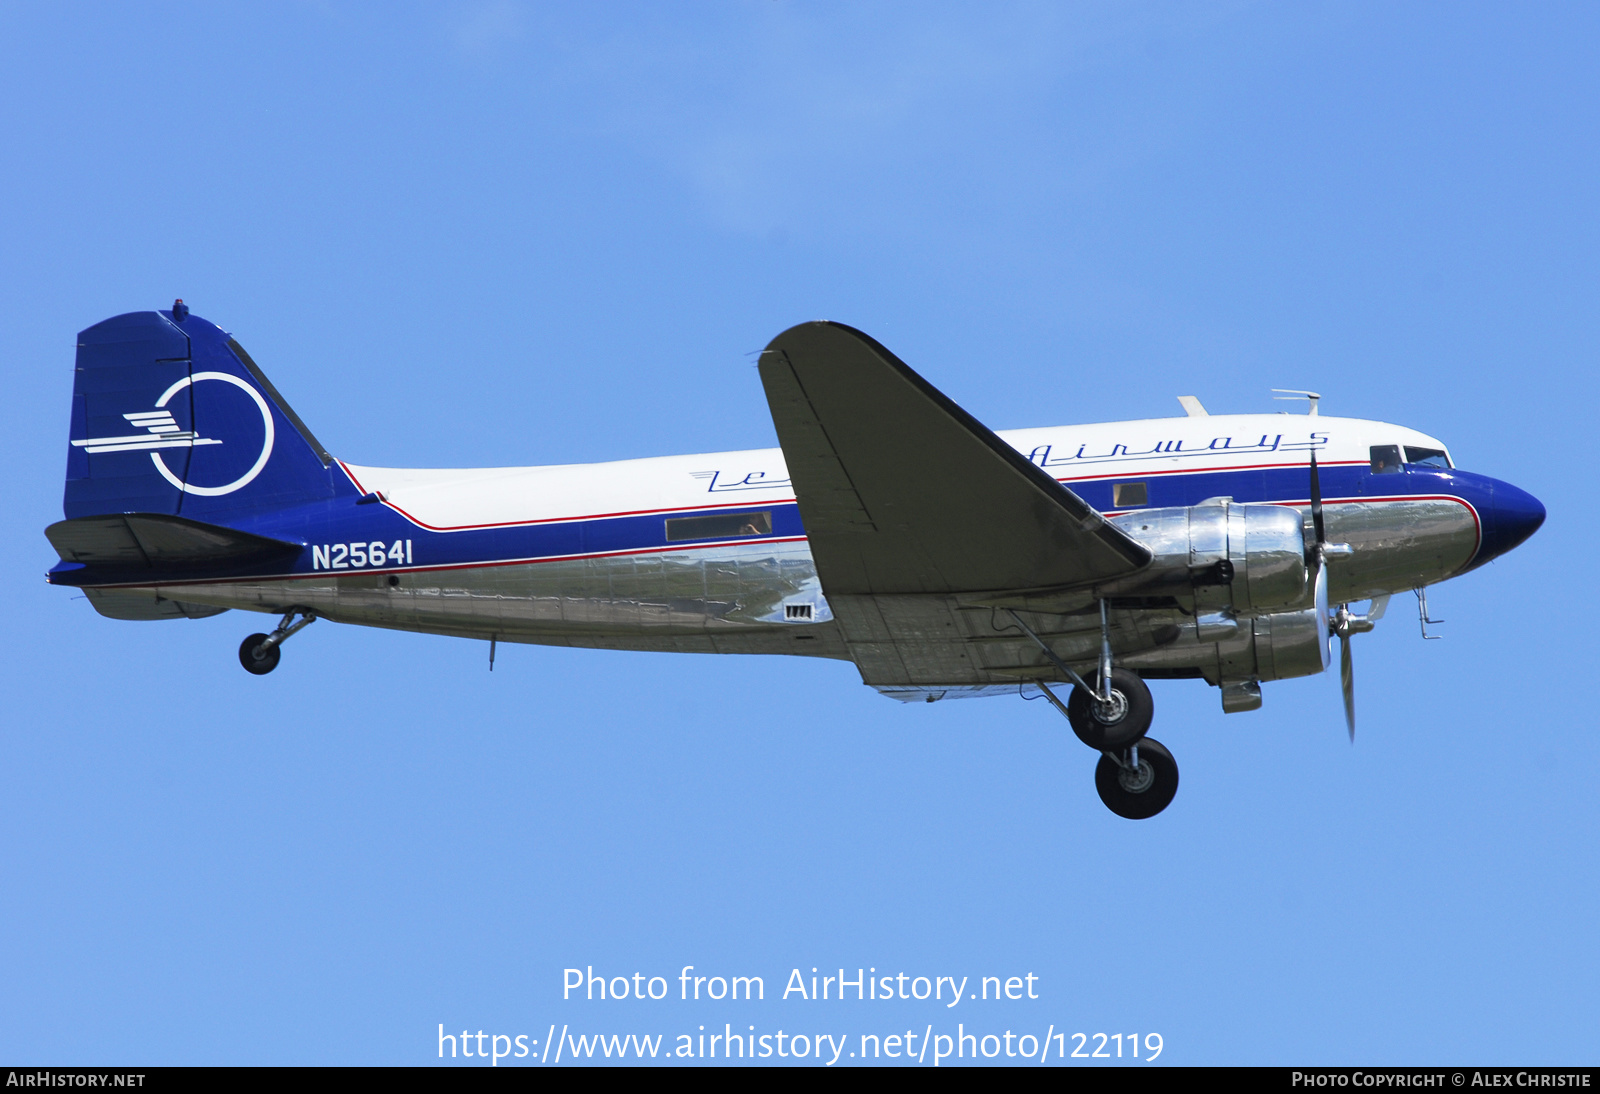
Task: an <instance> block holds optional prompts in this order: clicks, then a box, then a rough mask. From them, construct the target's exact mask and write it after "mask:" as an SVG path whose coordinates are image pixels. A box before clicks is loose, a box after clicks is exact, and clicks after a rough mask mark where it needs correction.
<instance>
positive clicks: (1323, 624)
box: [1313, 551, 1333, 672]
mask: <svg viewBox="0 0 1600 1094" xmlns="http://www.w3.org/2000/svg"><path fill="white" fill-rule="evenodd" d="M1316 562H1317V576H1316V578H1315V584H1314V586H1313V587H1314V589H1315V590H1316V593H1315V600H1314V603H1315V604H1316V608H1317V633H1318V634H1319V635H1321V636H1322V671H1324V672H1326V671H1328V663H1329V660H1330V659H1331V657H1332V651H1331V650H1329V649H1328V644H1329V642H1330V641H1331V640H1332V638H1333V632H1332V631H1331V630H1330V629H1329V626H1328V567H1327V565H1326V564H1324V563H1323V561H1322V552H1320V551H1319V552H1317V559H1316Z"/></svg>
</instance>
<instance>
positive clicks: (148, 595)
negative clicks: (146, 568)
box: [83, 589, 228, 621]
mask: <svg viewBox="0 0 1600 1094" xmlns="http://www.w3.org/2000/svg"><path fill="white" fill-rule="evenodd" d="M83 591H84V592H85V593H86V594H87V595H88V597H89V603H90V604H92V605H94V610H95V611H97V612H99V613H100V614H101V615H103V616H105V617H106V618H107V619H131V620H138V621H149V620H152V619H204V618H205V617H206V616H208V615H221V614H222V613H223V612H225V611H227V610H228V609H227V608H213V607H209V606H207V605H205V604H186V603H184V602H183V601H181V600H171V599H169V598H167V597H164V596H162V595H161V594H160V593H158V592H155V591H154V590H151V589H126V590H125V589H85V590H83Z"/></svg>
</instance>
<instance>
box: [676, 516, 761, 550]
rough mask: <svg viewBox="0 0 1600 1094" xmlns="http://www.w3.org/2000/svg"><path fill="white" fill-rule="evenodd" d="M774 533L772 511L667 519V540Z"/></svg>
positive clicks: (734, 537) (726, 537)
mask: <svg viewBox="0 0 1600 1094" xmlns="http://www.w3.org/2000/svg"><path fill="white" fill-rule="evenodd" d="M771 534H772V513H771V511H770V510H769V511H767V512H762V513H712V514H710V515H709V516H704V517H673V518H671V519H670V520H668V521H667V542H668V543H672V542H674V541H676V540H680V539H737V538H738V537H740V536H766V535H771Z"/></svg>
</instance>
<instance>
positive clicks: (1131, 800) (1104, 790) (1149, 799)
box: [1094, 737, 1178, 820]
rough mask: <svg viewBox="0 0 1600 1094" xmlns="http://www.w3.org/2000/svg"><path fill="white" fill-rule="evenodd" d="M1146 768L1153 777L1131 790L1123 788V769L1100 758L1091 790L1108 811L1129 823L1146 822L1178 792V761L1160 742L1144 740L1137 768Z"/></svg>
mask: <svg viewBox="0 0 1600 1094" xmlns="http://www.w3.org/2000/svg"><path fill="white" fill-rule="evenodd" d="M1124 759H1126V754H1124ZM1146 765H1148V766H1149V768H1150V772H1151V775H1152V776H1153V777H1152V779H1151V781H1150V784H1149V785H1148V786H1147V787H1146V788H1145V789H1143V790H1139V791H1133V790H1129V789H1128V787H1127V786H1126V785H1125V782H1126V780H1125V779H1124V778H1123V777H1122V776H1123V775H1124V769H1123V767H1122V766H1121V765H1119V764H1116V763H1113V762H1112V760H1111V758H1110V757H1108V756H1101V757H1100V763H1099V765H1098V766H1096V767H1095V769H1094V788H1095V789H1096V790H1098V791H1099V792H1100V800H1101V801H1103V802H1105V803H1106V808H1107V809H1109V810H1111V811H1112V812H1113V813H1115V814H1116V815H1117V816H1119V817H1126V818H1127V819H1128V820H1146V819H1147V818H1150V817H1153V816H1155V815H1156V814H1157V813H1159V812H1161V811H1162V810H1163V809H1165V808H1166V807H1167V806H1169V805H1171V804H1172V798H1173V795H1175V794H1177V792H1178V762H1177V761H1176V760H1174V759H1173V758H1172V753H1170V752H1168V751H1167V749H1166V746H1165V745H1163V744H1162V743H1161V742H1160V741H1157V740H1153V739H1152V738H1150V737H1146V738H1145V739H1144V740H1142V741H1140V742H1139V767H1140V768H1141V769H1143V768H1144V767H1145V766H1146Z"/></svg>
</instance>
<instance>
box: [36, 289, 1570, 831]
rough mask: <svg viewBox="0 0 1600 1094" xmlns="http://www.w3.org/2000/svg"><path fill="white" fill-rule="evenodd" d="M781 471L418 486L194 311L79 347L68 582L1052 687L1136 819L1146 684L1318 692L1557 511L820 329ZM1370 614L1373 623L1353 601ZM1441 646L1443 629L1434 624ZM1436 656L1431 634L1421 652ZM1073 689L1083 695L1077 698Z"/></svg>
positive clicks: (672, 464)
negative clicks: (903, 354)
mask: <svg viewBox="0 0 1600 1094" xmlns="http://www.w3.org/2000/svg"><path fill="white" fill-rule="evenodd" d="M760 373H761V381H762V383H763V384H764V385H765V387H766V395H767V403H768V406H769V407H770V408H771V411H772V420H773V424H774V425H775V426H776V427H777V432H778V440H779V442H780V443H781V444H782V446H783V447H782V449H781V450H780V449H766V450H760V451H751V452H718V453H713V454H709V455H700V456H666V457H661V458H658V459H642V460H623V461H619V462H616V463H600V464H581V465H573V466H563V467H505V468H491V469H483V470H403V469H397V468H388V467H362V466H358V465H356V464H350V463H345V462H344V461H342V460H337V459H335V458H334V457H333V456H331V455H330V454H329V453H328V452H327V450H326V449H324V448H323V447H322V445H321V444H319V443H318V442H317V440H316V438H315V437H314V436H312V434H311V432H310V430H308V429H307V428H306V426H305V424H304V423H303V422H301V420H300V418H299V417H298V416H297V415H296V414H295V412H294V411H293V410H291V409H289V404H288V403H286V402H285V401H284V400H283V398H282V396H280V395H279V394H278V392H277V391H276V389H274V388H273V386H272V384H271V383H269V382H268V381H267V378H266V377H265V376H264V375H262V372H261V370H260V369H259V368H257V367H256V364H255V362H253V361H252V360H251V359H250V357H249V355H248V354H247V353H245V351H244V349H243V348H242V347H241V346H240V345H239V343H238V342H236V341H234V340H233V339H232V338H231V337H230V336H229V335H228V334H227V333H225V332H224V331H222V330H221V329H220V328H218V327H217V326H215V325H214V324H212V323H209V322H207V321H205V320H203V319H201V318H200V317H199V316H197V315H191V314H190V313H189V310H188V308H186V307H185V306H184V305H183V302H182V301H178V302H177V303H176V304H175V305H174V307H173V309H172V310H171V311H161V312H154V311H147V312H132V313H129V314H127V315H119V316H117V317H115V318H113V319H107V320H106V321H105V322H103V323H99V324H96V325H95V326H92V327H90V328H89V329H88V330H85V331H83V332H82V333H81V334H79V335H78V351H77V376H76V382H75V384H74V388H73V396H72V428H71V443H70V444H69V445H68V449H67V486H66V500H65V510H66V517H67V519H66V520H63V521H61V522H59V523H56V524H52V525H51V526H50V527H49V528H47V529H45V535H46V536H48V537H49V539H50V542H51V544H52V545H53V546H54V547H55V548H56V551H57V552H58V553H59V554H60V556H61V562H60V564H59V565H57V566H56V567H55V568H54V569H52V570H51V571H50V573H49V580H50V581H51V582H52V583H54V584H56V585H67V586H72V587H74V588H78V589H81V590H83V592H84V593H86V594H87V595H88V598H89V601H90V603H91V604H93V605H94V607H95V608H96V609H97V610H98V611H99V612H100V613H101V614H102V615H107V616H110V617H112V618H114V619H172V618H179V617H189V618H198V617H201V616H208V615H215V614H216V613H218V612H222V611H226V610H227V609H229V608H243V609H246V610H249V611H257V612H269V613H271V614H273V615H278V616H281V617H282V621H281V622H280V623H279V624H278V625H277V626H276V627H274V628H273V629H272V630H271V632H270V633H266V634H252V635H250V636H249V637H248V638H246V639H245V640H244V644H243V645H242V646H240V648H239V660H240V661H241V663H242V664H243V665H244V667H245V669H246V670H247V671H249V672H252V673H255V674H258V675H261V674H265V673H269V672H271V671H272V670H273V669H274V668H275V667H276V666H277V664H278V659H279V657H280V655H281V653H282V648H283V643H284V641H285V640H286V639H288V638H289V637H290V636H292V635H294V634H295V633H296V632H298V631H299V630H300V629H301V628H303V627H305V626H306V625H307V624H309V623H311V622H313V621H314V620H316V619H318V618H326V619H331V620H335V621H337V622H342V623H361V624H366V625H369V626H377V627H394V628H398V629H401V630H414V631H425V632H429V633H433V634H448V635H458V636H461V637H465V638H476V639H483V640H485V641H488V642H490V643H491V646H490V658H491V665H492V663H493V662H492V658H493V648H494V647H493V643H495V642H531V643H545V644H550V645H565V646H589V647H598V648H602V649H623V650H663V651H675V652H683V653H690V652H695V653H784V654H798V655H802V656H810V657H833V658H838V659H840V660H845V661H852V662H854V663H855V666H856V668H857V669H859V670H860V672H861V678H862V680H863V681H865V682H866V683H867V684H869V685H871V686H872V687H874V688H876V689H878V690H879V691H880V692H882V693H883V694H885V695H888V696H890V697H892V698H895V699H900V700H905V701H927V702H933V701H935V700H938V699H945V698H953V697H957V696H966V695H987V694H1018V693H1023V694H1031V695H1033V696H1034V697H1037V696H1039V695H1042V696H1043V697H1044V698H1046V699H1047V700H1049V702H1050V703H1051V704H1053V705H1054V706H1055V707H1056V709H1057V710H1059V711H1060V712H1061V713H1062V714H1064V715H1065V716H1066V718H1067V720H1068V722H1070V723H1071V725H1072V728H1073V731H1074V732H1075V733H1076V734H1077V736H1078V737H1079V738H1080V739H1081V740H1082V741H1083V742H1084V743H1085V744H1086V745H1088V746H1089V747H1090V748H1092V749H1094V750H1095V751H1096V752H1098V753H1100V757H1101V758H1100V760H1099V763H1098V766H1097V769H1096V772H1095V785H1096V787H1097V789H1098V790H1099V793H1100V796H1101V798H1102V799H1103V800H1104V801H1105V803H1106V805H1107V806H1108V807H1110V809H1111V810H1112V811H1113V812H1115V813H1117V814H1118V815H1119V816H1123V817H1130V818H1142V817H1150V816H1154V815H1155V814H1156V813H1159V812H1160V811H1161V810H1162V809H1164V808H1165V807H1166V806H1167V804H1168V803H1169V802H1170V801H1171V800H1172V797H1173V794H1174V793H1175V792H1176V791H1177V786H1178V769H1177V765H1176V764H1175V763H1174V762H1173V759H1172V755H1171V753H1169V752H1168V751H1167V750H1166V749H1165V748H1164V747H1162V746H1161V745H1160V744H1158V743H1157V742H1156V741H1155V740H1153V739H1152V738H1149V737H1147V736H1145V731H1146V730H1148V729H1149V728H1150V723H1151V717H1152V714H1153V704H1152V702H1151V697H1150V690H1149V688H1148V687H1147V686H1146V685H1145V682H1144V681H1145V680H1148V679H1174V678H1195V679H1203V680H1205V681H1206V682H1207V683H1209V684H1211V685H1213V686H1215V687H1217V688H1219V689H1220V693H1221V696H1222V709H1223V710H1224V711H1227V712H1230V713H1231V712H1236V711H1246V710H1254V709H1256V708H1257V707H1259V706H1260V705H1261V683H1262V682H1263V681H1266V680H1283V679H1287V678H1289V677H1295V676H1307V675H1310V674H1313V673H1318V672H1322V671H1324V670H1325V669H1326V668H1327V667H1328V663H1329V656H1330V651H1329V646H1330V642H1331V639H1332V637H1334V636H1337V637H1338V638H1339V640H1340V643H1341V647H1342V648H1341V658H1340V660H1341V672H1342V676H1343V683H1344V695H1345V711H1346V719H1347V721H1348V724H1349V727H1350V734H1351V737H1352V739H1354V735H1355V714H1354V688H1353V679H1352V667H1351V655H1350V639H1351V636H1352V635H1355V634H1359V633H1361V632H1363V631H1368V630H1371V629H1372V625H1373V622H1374V621H1375V620H1376V619H1377V618H1378V617H1379V615H1381V614H1382V612H1383V609H1384V607H1385V606H1386V604H1387V603H1388V600H1389V597H1390V596H1391V595H1392V594H1395V593H1403V592H1407V591H1411V590H1416V591H1418V593H1419V607H1420V609H1421V610H1420V613H1419V614H1420V615H1421V617H1422V618H1423V620H1424V621H1425V624H1426V620H1427V614H1426V601H1425V600H1424V599H1422V597H1421V595H1420V594H1421V591H1422V590H1423V589H1424V588H1425V587H1426V586H1428V585H1432V584H1435V583H1437V582H1440V581H1443V580H1445V579H1446V578H1450V577H1454V576H1456V575H1458V574H1462V573H1465V572H1466V571H1468V570H1471V569H1473V568H1475V567H1478V566H1481V565H1483V564H1484V563H1485V562H1488V561H1489V560H1490V559H1492V558H1495V557H1496V556H1498V555H1501V554H1504V553H1505V552H1507V551H1509V550H1511V548H1513V547H1515V546H1516V545H1517V544H1519V543H1521V542H1522V541H1523V540H1525V539H1527V538H1528V537H1529V536H1530V535H1532V534H1533V532H1534V531H1535V530H1536V529H1537V528H1538V527H1539V525H1540V524H1541V523H1542V522H1543V521H1544V517H1545V511H1544V507H1543V506H1542V505H1540V504H1539V502H1538V501H1537V500H1536V499H1534V498H1533V497H1531V496H1530V495H1528V494H1526V493H1524V492H1523V491H1521V490H1519V489H1517V488H1516V487H1514V486H1510V485H1508V484H1506V483H1504V482H1498V481H1496V480H1494V479H1491V478H1487V477H1485V476H1483V475H1478V474H1473V473H1470V472H1466V471H1461V470H1458V469H1456V468H1455V467H1454V466H1453V464H1452V463H1451V460H1450V455H1449V452H1448V450H1447V449H1446V448H1445V445H1444V444H1443V443H1442V442H1441V441H1438V440H1435V439H1434V438H1432V437H1428V436H1425V435H1424V434H1421V433H1418V432H1417V431H1415V430H1412V429H1405V428H1402V427H1400V426H1394V425H1387V424H1385V423H1383V422H1373V421H1363V420H1360V419H1355V418H1333V417H1320V416H1318V415H1317V404H1316V397H1315V396H1314V395H1311V394H1310V393H1298V394H1301V395H1305V396H1307V397H1309V398H1310V399H1311V403H1310V414H1309V415H1300V414H1295V415H1283V414H1238V415H1207V414H1206V412H1205V410H1204V409H1203V408H1202V407H1201V406H1200V404H1199V402H1198V401H1197V400H1195V399H1193V398H1191V397H1188V396H1185V397H1182V398H1181V400H1180V401H1181V402H1182V403H1183V405H1184V407H1185V409H1186V410H1187V411H1188V416H1186V417H1182V418H1161V419H1151V420H1147V421H1133V422H1113V423H1107V424H1103V425H1080V426H1061V427H1059V428H1049V429H1020V430H1012V431H1009V432H1006V433H994V432H991V431H990V430H989V429H987V428H986V427H985V426H983V425H982V424H981V423H979V422H978V421H977V420H976V419H974V418H973V417H972V416H971V415H969V414H967V413H966V412H965V411H963V410H962V409H961V408H960V407H959V406H957V405H956V404H955V403H953V402H951V401H950V400H949V399H948V398H946V397H945V396H944V395H943V394H941V393H940V392H939V391H938V390H937V389H935V388H934V387H933V385H931V384H930V383H928V382H927V381H926V380H924V379H923V378H922V377H921V376H919V375H918V374H917V373H915V372H913V371H912V370H911V369H910V368H908V367H907V366H906V365H905V364H904V363H902V362H901V361H900V360H899V359H898V358H896V357H895V356H894V355H893V354H892V353H890V352H889V351H888V350H886V349H885V348H884V347H883V346H880V345H879V344H878V343H877V342H875V341H873V340H872V339H871V338H869V337H867V336H866V335H864V334H862V333H861V332H860V331H856V330H853V329H851V328H850V327H846V326H843V325H841V324H838V323H820V322H819V323H804V324H801V325H800V326H797V327H793V328H791V329H789V330H787V331H785V332H783V333H782V334H780V335H779V336H778V337H777V338H776V339H774V340H773V342H772V344H771V345H769V346H768V347H767V348H766V350H765V351H764V352H763V353H762V355H761V359H760ZM1368 600H1370V601H1371V605H1370V607H1369V609H1368V610H1367V611H1366V612H1365V613H1364V614H1356V613H1354V612H1352V611H1351V610H1350V608H1349V605H1350V604H1351V603H1352V602H1359V601H1368ZM1425 624H1424V625H1425ZM1424 633H1426V632H1424ZM1069 684H1070V685H1071V688H1072V690H1071V694H1070V696H1069V697H1068V698H1066V699H1065V701H1063V700H1062V698H1061V697H1060V696H1059V695H1058V694H1057V693H1056V691H1055V690H1054V687H1055V685H1069Z"/></svg>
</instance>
